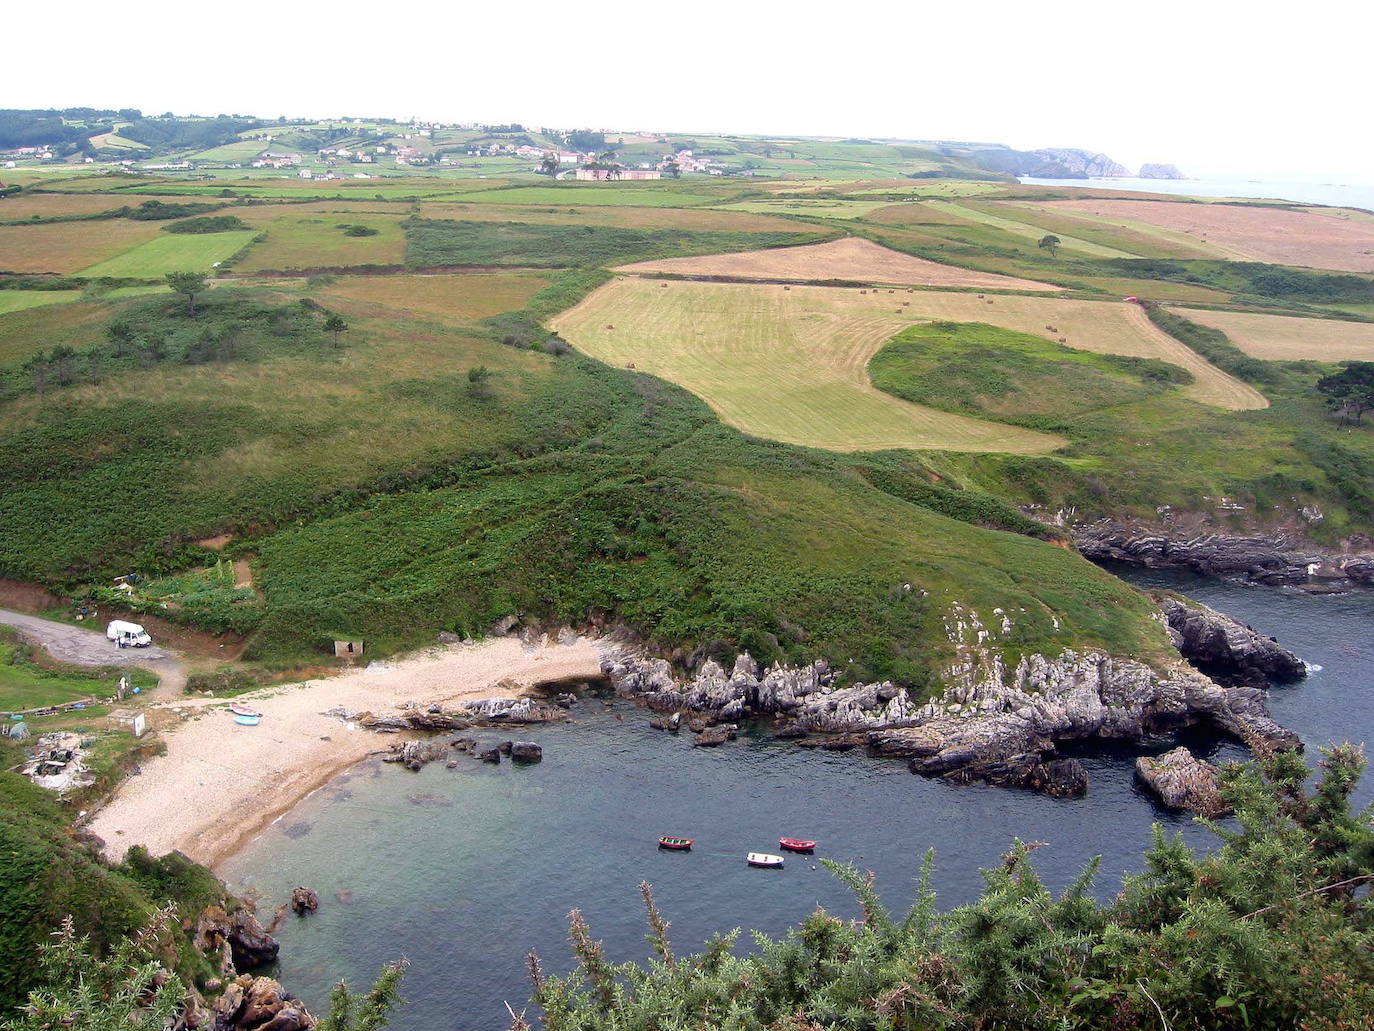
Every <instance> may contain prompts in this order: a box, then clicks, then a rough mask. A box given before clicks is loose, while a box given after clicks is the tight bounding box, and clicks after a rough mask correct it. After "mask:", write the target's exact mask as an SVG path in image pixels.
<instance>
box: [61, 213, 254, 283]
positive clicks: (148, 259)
mask: <svg viewBox="0 0 1374 1031" xmlns="http://www.w3.org/2000/svg"><path fill="white" fill-rule="evenodd" d="M76 224H77V225H80V224H81V223H79V222H78V223H76ZM257 235H258V234H257V231H256V230H253V231H249V232H231V233H202V234H196V233H176V234H162V235H160V236H158V237H157V238H155V239H152V240H149V241H148V242H147V243H144V244H140V245H139V246H137V247H135V248H134V249H133V250H131V251H126V252H125V253H123V254H120V255H117V256H115V257H113V258H110V259H108V260H106V261H102V262H100V263H98V264H95V265H91V266H90V267H89V268H86V269H83V270H82V271H81V275H83V276H86V277H88V278H91V279H98V278H100V277H101V276H110V277H112V278H116V279H161V278H162V277H163V276H165V275H166V274H167V273H168V272H209V271H210V269H211V267H212V266H213V265H214V264H215V262H217V261H224V260H225V259H226V258H231V257H233V256H234V255H235V254H237V253H238V252H239V251H241V250H242V249H243V248H244V247H246V246H248V244H250V243H252V242H253V238H254V237H255V236H257Z"/></svg>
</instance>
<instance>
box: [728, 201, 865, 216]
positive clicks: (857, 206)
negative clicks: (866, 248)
mask: <svg viewBox="0 0 1374 1031" xmlns="http://www.w3.org/2000/svg"><path fill="white" fill-rule="evenodd" d="M889 206H890V205H889V202H887V201H881V200H878V201H870V200H830V199H828V198H815V199H811V198H800V197H797V198H793V197H786V198H782V197H780V198H778V199H777V200H746V201H739V202H737V203H734V204H721V205H718V207H719V209H720V210H721V211H748V212H751V213H753V214H755V215H810V216H811V217H812V218H841V219H853V218H865V217H867V216H868V215H869V213H870V212H873V211H875V210H877V209H878V208H885V207H889Z"/></svg>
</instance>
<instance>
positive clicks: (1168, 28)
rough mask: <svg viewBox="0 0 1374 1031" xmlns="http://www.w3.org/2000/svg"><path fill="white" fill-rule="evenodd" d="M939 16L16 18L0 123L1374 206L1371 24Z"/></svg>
mask: <svg viewBox="0 0 1374 1031" xmlns="http://www.w3.org/2000/svg"><path fill="white" fill-rule="evenodd" d="M87 6H89V7H91V8H92V10H91V11H90V12H89V13H87V12H85V11H83V10H81V9H82V8H83V7H87ZM926 7H927V5H926V4H922V3H920V2H918V0H917V2H913V0H906V2H903V3H888V2H882V3H854V4H844V3H835V2H830V3H825V4H822V5H818V6H817V7H815V8H812V7H810V6H809V5H807V4H806V3H805V0H789V2H786V3H778V4H770V5H762V4H758V3H752V4H751V3H748V2H738V0H736V2H731V3H723V2H719V0H697V2H695V3H684V2H675V3H663V2H661V0H660V2H654V0H638V2H631V0H613V2H596V0H592V2H585V3H576V2H573V0H558V2H555V3H545V2H542V0H540V2H523V3H504V4H503V3H499V2H497V3H491V2H486V3H480V4H461V3H448V4H443V5H439V4H434V5H428V4H425V5H422V4H419V3H415V2H414V0H392V2H390V3H380V4H379V3H375V2H369V3H365V4H361V3H354V2H352V0H314V2H312V0H299V2H293V0H280V2H276V3H271V4H264V3H260V2H255V0H247V2H244V0H240V2H239V3H236V4H229V5H220V4H216V5H211V4H189V3H185V2H181V3H176V4H173V3H168V2H166V0H148V2H143V3H140V4H138V5H136V6H127V5H125V6H118V5H111V4H108V3H100V4H98V5H97V4H95V3H92V2H90V0H77V3H76V4H74V5H73V4H63V5H60V6H59V7H56V8H49V7H47V6H46V5H45V4H15V5H10V8H9V9H7V11H6V15H5V34H6V36H7V39H8V41H9V45H8V46H7V47H6V48H5V49H6V54H5V59H4V66H3V68H4V70H3V73H0V76H2V77H0V106H3V107H68V106H76V105H89V106H95V107H137V108H140V109H142V110H143V111H144V112H147V113H161V112H163V111H169V110H170V111H175V112H177V113H183V114H184V113H197V114H217V113H221V112H223V113H240V114H255V115H259V116H263V117H276V116H277V115H282V114H284V115H288V116H292V117H295V116H312V117H314V116H339V115H350V116H355V115H374V116H393V117H410V116H412V115H414V116H419V117H423V118H431V119H438V120H453V121H484V122H507V121H518V122H523V123H525V124H528V125H536V126H538V125H553V126H561V127H573V126H590V127H594V128H612V129H619V130H630V129H640V128H643V129H655V130H669V131H678V132H710V131H717V132H735V133H763V134H772V133H790V134H797V135H808V136H823V135H833V136H846V137H847V136H863V137H874V136H882V137H900V138H907V139H955V140H986V141H992V142H998V143H1007V144H1009V145H1011V146H1014V147H1018V148H1035V147H1045V146H1073V147H1084V148H1088V149H1092V150H1100V151H1104V152H1105V153H1107V154H1109V155H1111V156H1112V157H1114V158H1116V159H1117V160H1118V161H1121V162H1122V163H1124V164H1126V165H1128V166H1130V167H1132V168H1135V167H1137V166H1138V165H1139V164H1140V163H1141V162H1142V161H1171V162H1174V163H1176V164H1178V165H1179V166H1180V167H1181V168H1182V169H1183V170H1184V171H1185V172H1187V173H1189V174H1192V175H1199V176H1204V175H1210V176H1225V175H1233V174H1234V175H1244V176H1246V177H1249V178H1266V177H1267V178H1279V179H1281V178H1294V179H1299V180H1302V181H1312V182H1334V181H1340V182H1349V183H1360V184H1366V185H1374V136H1371V129H1370V114H1371V111H1370V99H1371V95H1374V79H1371V75H1370V70H1369V69H1370V67H1371V62H1370V47H1371V39H1372V38H1374V32H1372V31H1371V30H1374V13H1371V10H1374V5H1371V4H1369V3H1368V2H1367V0H1346V2H1342V3H1336V2H1331V0H1308V2H1305V3H1285V4H1282V5H1278V4H1271V3H1266V2H1264V0H1255V2H1250V3H1236V2H1230V0H1225V2H1218V0H1193V2H1190V3H1177V2H1174V0H1164V2H1158V3H1153V4H1139V5H1122V4H1113V3H1111V2H1110V0H1097V2H1095V3H1081V2H1078V0H1071V2H1067V3H1053V4H1031V3H1016V4H1007V3H1001V2H997V0H994V2H982V3H977V4H965V3H949V2H945V0H941V2H938V3H937V4H934V5H930V9H929V10H927V9H925V8H926ZM54 30H59V31H58V32H57V33H56V34H55V33H54ZM40 41H47V42H46V43H42V44H41V45H40Z"/></svg>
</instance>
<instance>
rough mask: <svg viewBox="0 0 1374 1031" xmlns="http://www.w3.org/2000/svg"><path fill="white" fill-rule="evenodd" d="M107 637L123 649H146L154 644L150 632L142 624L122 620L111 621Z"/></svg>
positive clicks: (106, 630)
mask: <svg viewBox="0 0 1374 1031" xmlns="http://www.w3.org/2000/svg"><path fill="white" fill-rule="evenodd" d="M105 636H106V637H107V638H109V639H110V640H111V641H113V642H114V643H115V644H116V645H118V646H119V647H121V648H146V647H148V645H150V644H152V643H153V639H152V638H151V637H149V636H148V631H146V630H144V629H143V627H142V626H141V625H140V624H138V623H129V622H127V621H125V620H122V619H112V620H110V625H109V626H107V627H106V628H105Z"/></svg>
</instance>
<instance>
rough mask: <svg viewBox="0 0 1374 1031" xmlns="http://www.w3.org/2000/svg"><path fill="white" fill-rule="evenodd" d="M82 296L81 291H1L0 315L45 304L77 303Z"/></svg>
mask: <svg viewBox="0 0 1374 1031" xmlns="http://www.w3.org/2000/svg"><path fill="white" fill-rule="evenodd" d="M80 296H81V291H80V290H0V315H6V314H8V313H9V312H12V311H22V310H23V309H25V308H37V307H40V306H42V305H45V304H62V303H63V302H65V301H75V300H77V299H78V298H79V297H80Z"/></svg>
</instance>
